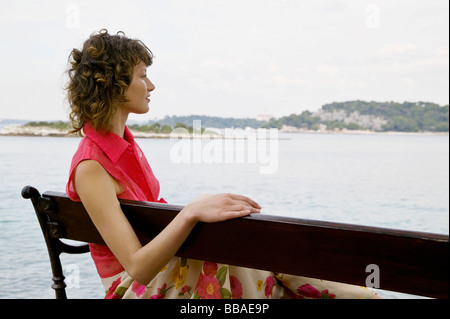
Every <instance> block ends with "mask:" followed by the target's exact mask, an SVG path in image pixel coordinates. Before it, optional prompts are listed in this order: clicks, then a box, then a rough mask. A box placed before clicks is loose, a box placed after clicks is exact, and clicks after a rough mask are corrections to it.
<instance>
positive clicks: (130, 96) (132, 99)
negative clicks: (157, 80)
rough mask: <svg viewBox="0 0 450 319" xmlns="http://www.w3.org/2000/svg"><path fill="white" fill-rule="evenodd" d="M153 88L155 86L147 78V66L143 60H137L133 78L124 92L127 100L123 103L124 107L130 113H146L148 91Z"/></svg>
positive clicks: (148, 100)
mask: <svg viewBox="0 0 450 319" xmlns="http://www.w3.org/2000/svg"><path fill="white" fill-rule="evenodd" d="M154 89H155V86H154V85H153V83H152V82H150V80H149V79H148V78H147V66H146V65H145V63H144V62H142V61H141V62H139V64H138V65H136V66H135V67H134V70H133V78H132V80H131V83H130V85H129V86H128V90H127V91H126V92H125V97H126V98H127V100H128V102H127V103H126V104H125V109H126V110H127V111H128V112H130V113H136V114H143V113H147V112H148V110H149V107H148V103H149V102H150V92H151V91H153V90H154Z"/></svg>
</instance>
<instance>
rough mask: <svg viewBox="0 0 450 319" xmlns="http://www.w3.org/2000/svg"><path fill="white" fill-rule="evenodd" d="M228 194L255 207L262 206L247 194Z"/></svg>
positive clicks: (259, 207)
mask: <svg viewBox="0 0 450 319" xmlns="http://www.w3.org/2000/svg"><path fill="white" fill-rule="evenodd" d="M228 195H229V196H230V197H231V198H232V199H234V200H238V201H243V202H245V203H248V204H249V205H251V206H252V207H254V208H257V209H261V206H260V205H259V204H258V203H257V202H255V201H254V200H252V199H251V198H249V197H247V196H243V195H237V194H228Z"/></svg>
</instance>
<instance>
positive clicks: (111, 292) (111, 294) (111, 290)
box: [105, 277, 121, 299]
mask: <svg viewBox="0 0 450 319" xmlns="http://www.w3.org/2000/svg"><path fill="white" fill-rule="evenodd" d="M120 281H121V277H119V278H118V279H117V280H116V281H114V282H113V283H112V285H111V287H109V289H108V291H107V292H106V296H105V299H120V296H119V295H115V294H114V292H115V291H116V289H117V286H119V284H120Z"/></svg>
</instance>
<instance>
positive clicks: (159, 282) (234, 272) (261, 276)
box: [102, 257, 376, 299]
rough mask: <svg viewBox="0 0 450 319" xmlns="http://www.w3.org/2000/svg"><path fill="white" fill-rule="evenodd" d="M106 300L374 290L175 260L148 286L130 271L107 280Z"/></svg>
mask: <svg viewBox="0 0 450 319" xmlns="http://www.w3.org/2000/svg"><path fill="white" fill-rule="evenodd" d="M102 283H103V285H104V287H105V290H106V296H105V298H106V299H120V298H127V299H135V298H139V299H266V298H267V299H282V298H288V299H293V298H294V299H311V298H312V299H335V298H339V299H367V298H371V297H373V296H375V295H376V293H375V292H373V291H372V290H370V289H368V288H365V287H359V286H353V285H347V284H341V283H336V282H331V281H325V280H320V279H313V278H306V277H300V276H292V275H287V274H280V273H273V272H270V271H263V270H256V269H250V268H244V267H237V266H231V265H223V264H218V263H213V262H207V261H199V260H193V259H186V258H179V257H174V258H172V259H171V260H170V262H169V263H168V264H167V265H166V267H164V268H163V269H162V270H161V271H160V272H159V273H158V275H156V277H155V278H154V279H153V280H152V281H151V282H150V283H149V284H148V285H147V286H144V285H141V284H139V283H138V282H136V281H134V280H133V278H131V276H130V275H128V273H127V272H125V271H124V272H122V273H120V274H117V275H115V276H113V277H109V278H103V279H102Z"/></svg>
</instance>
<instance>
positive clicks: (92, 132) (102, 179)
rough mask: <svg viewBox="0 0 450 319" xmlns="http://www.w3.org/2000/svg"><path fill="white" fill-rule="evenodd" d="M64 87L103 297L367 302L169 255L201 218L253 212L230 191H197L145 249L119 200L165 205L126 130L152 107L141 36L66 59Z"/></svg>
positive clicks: (323, 287)
mask: <svg viewBox="0 0 450 319" xmlns="http://www.w3.org/2000/svg"><path fill="white" fill-rule="evenodd" d="M69 59H70V65H71V66H70V68H69V70H68V74H69V82H68V85H67V92H68V100H69V103H70V107H71V114H70V119H71V123H72V126H73V131H72V132H73V133H78V134H79V135H84V137H83V138H82V139H81V142H80V144H79V147H78V150H77V151H76V153H75V155H74V156H73V160H72V165H71V168H70V175H69V181H68V183H67V187H66V192H67V194H68V196H69V197H70V198H71V199H72V200H74V201H81V202H82V203H83V205H84V207H85V208H86V210H87V211H88V213H89V216H90V217H91V219H92V221H93V222H94V224H95V226H96V227H97V229H98V231H99V232H100V234H101V235H102V237H103V239H104V241H105V243H106V246H104V245H95V244H90V250H91V255H92V258H93V260H94V263H95V265H96V267H97V271H98V274H99V276H100V278H101V280H102V283H103V285H104V287H105V291H106V298H371V297H374V296H375V295H376V294H375V293H374V292H372V291H371V290H369V289H365V288H362V287H356V286H351V285H344V284H340V283H334V282H328V281H322V280H318V279H312V278H304V277H298V276H290V275H286V274H279V273H271V272H268V271H261V270H255V269H248V268H243V267H235V266H231V265H222V264H217V263H214V262H208V261H200V260H191V259H186V258H177V257H174V254H175V253H176V251H177V250H178V248H179V247H180V246H181V244H182V243H183V242H184V240H185V239H186V238H187V236H188V235H189V233H190V232H191V231H192V229H193V228H194V226H195V225H196V224H197V223H198V222H205V223H213V222H219V221H224V220H228V219H232V218H238V217H242V216H246V215H248V214H251V213H259V212H260V209H261V207H260V206H259V204H257V203H256V202H255V201H253V200H252V199H250V198H248V197H245V196H242V195H236V194H216V195H208V196H203V197H201V198H199V199H197V200H194V201H192V202H191V203H189V204H188V205H186V206H185V207H184V208H183V210H181V211H180V213H179V214H178V215H177V216H176V218H174V219H173V221H172V222H171V223H170V224H169V225H168V226H167V227H166V228H165V229H164V230H163V231H162V232H161V233H160V234H159V235H158V236H157V237H156V238H154V239H153V240H152V241H150V242H149V243H148V244H146V245H144V246H142V245H141V243H140V242H139V240H138V238H137V236H136V234H135V232H134V230H133V228H132V227H131V226H130V224H129V222H128V220H127V219H126V217H125V216H124V214H123V212H122V210H121V208H120V205H119V201H118V199H131V200H139V201H151V202H163V203H165V200H164V199H162V198H160V194H159V191H160V188H159V183H158V180H157V179H156V177H155V176H154V174H153V172H152V170H151V168H150V166H149V164H148V162H147V160H146V158H145V156H144V154H143V152H142V150H141V149H140V148H139V146H138V144H137V143H136V141H135V140H134V138H133V135H132V133H131V132H130V131H129V130H128V128H127V126H126V121H127V118H128V115H129V114H130V113H137V114H143V113H146V112H148V110H149V102H150V93H151V92H152V91H153V90H154V89H155V86H154V85H153V83H152V82H151V81H150V80H149V79H148V77H147V68H148V67H149V66H150V65H151V64H152V53H151V51H150V50H149V49H148V48H147V47H146V46H145V45H144V44H143V43H142V42H141V41H139V40H135V39H130V38H127V37H126V36H125V35H124V34H117V35H111V34H109V33H108V32H107V31H106V30H101V31H100V32H99V33H96V34H93V35H91V36H90V37H89V39H87V40H86V42H85V43H84V45H83V48H82V49H81V50H78V49H73V51H72V52H71V55H70V58H69Z"/></svg>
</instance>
